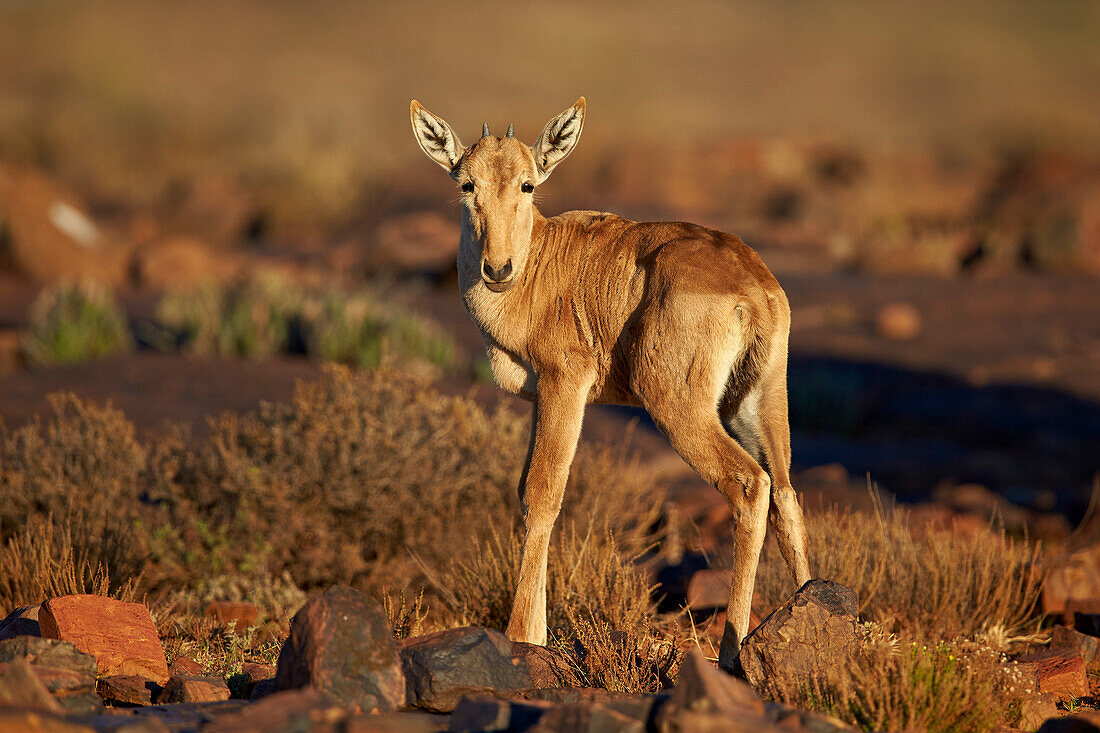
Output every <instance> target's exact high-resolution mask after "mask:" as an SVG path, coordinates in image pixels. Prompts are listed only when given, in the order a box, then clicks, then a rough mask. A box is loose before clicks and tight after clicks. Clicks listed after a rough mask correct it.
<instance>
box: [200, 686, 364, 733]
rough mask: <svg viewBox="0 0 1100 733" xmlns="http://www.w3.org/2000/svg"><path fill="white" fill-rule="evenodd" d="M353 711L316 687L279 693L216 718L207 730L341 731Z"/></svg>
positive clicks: (252, 732)
mask: <svg viewBox="0 0 1100 733" xmlns="http://www.w3.org/2000/svg"><path fill="white" fill-rule="evenodd" d="M348 714H349V711H348V710H347V709H346V708H344V707H342V706H341V705H339V704H338V703H336V702H334V701H333V700H332V698H330V697H328V696H327V695H325V694H323V693H321V692H318V691H317V690H315V689H312V688H308V687H307V688H303V689H299V690H286V691H283V692H276V693H275V694H273V695H269V696H268V697H265V698H264V699H263V700H260V701H259V702H255V703H248V704H247V705H246V707H244V708H242V709H239V710H237V711H235V712H232V713H228V714H226V715H221V716H218V717H216V718H215V719H214V720H213V721H212V722H210V723H209V724H207V725H206V726H204V727H203V729H202V731H203V733H299V732H301V731H310V733H320V732H323V731H333V733H335V731H337V730H338V728H337V726H338V725H339V724H340V723H341V722H342V721H343V720H344V719H345V718H347V717H348Z"/></svg>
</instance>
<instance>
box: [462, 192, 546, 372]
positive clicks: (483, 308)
mask: <svg viewBox="0 0 1100 733" xmlns="http://www.w3.org/2000/svg"><path fill="white" fill-rule="evenodd" d="M533 215H534V221H533V223H532V227H531V244H530V247H529V249H528V254H527V261H526V263H525V265H524V267H523V270H522V271H521V272H520V273H519V274H518V275H517V280H516V283H515V284H514V285H513V286H512V287H511V288H509V289H508V290H506V291H504V292H503V293H494V292H491V291H490V290H489V289H488V288H486V287H485V285H484V284H483V283H482V280H481V272H480V261H481V260H480V257H481V255H480V252H481V249H480V248H481V245H480V243H479V242H478V241H477V239H476V237H475V236H474V232H473V227H472V226H470V224H469V222H468V220H467V219H466V216H465V214H464V215H463V225H462V239H461V241H460V242H459V248H458V285H459V290H460V291H461V293H462V300H463V302H464V303H465V305H466V310H467V312H469V314H470V316H471V317H472V318H473V319H474V322H475V323H476V324H477V325H478V328H479V329H480V330H481V333H482V336H483V337H484V338H485V340H486V341H487V342H491V343H492V345H495V346H499V347H502V348H504V349H506V350H507V351H510V352H512V353H514V354H516V355H518V356H521V357H525V356H526V353H527V334H528V330H529V328H530V323H531V320H532V318H531V317H532V307H533V305H534V303H535V302H536V301H535V299H534V298H533V293H534V287H535V286H534V282H535V280H536V279H537V278H538V272H539V271H540V270H541V269H542V268H543V266H544V263H545V261H546V260H545V256H546V255H547V254H548V253H547V252H546V247H545V244H546V240H547V237H546V234H547V222H546V217H544V216H543V215H542V213H541V212H540V211H539V210H538V209H537V208H536V209H535V210H534V212H533Z"/></svg>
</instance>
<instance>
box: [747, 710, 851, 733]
mask: <svg viewBox="0 0 1100 733" xmlns="http://www.w3.org/2000/svg"><path fill="white" fill-rule="evenodd" d="M765 707H766V708H767V717H768V720H770V721H772V722H773V723H775V725H776V726H777V727H778V728H779V729H780V730H791V731H800V730H805V731H812V732H813V733H841V732H844V731H855V730H856V729H855V728H853V727H852V726H850V725H848V724H847V723H845V722H844V721H843V720H839V719H837V718H834V717H833V716H831V715H826V714H825V713H819V712H816V711H812V710H798V709H797V708H793V707H791V706H790V705H785V704H783V703H779V702H770V703H768V704H767V705H766V706H765Z"/></svg>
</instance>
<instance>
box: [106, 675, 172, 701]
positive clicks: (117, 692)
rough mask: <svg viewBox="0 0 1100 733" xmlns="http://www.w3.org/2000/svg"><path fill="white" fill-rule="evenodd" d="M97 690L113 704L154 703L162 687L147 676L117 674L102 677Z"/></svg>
mask: <svg viewBox="0 0 1100 733" xmlns="http://www.w3.org/2000/svg"><path fill="white" fill-rule="evenodd" d="M96 691H97V692H98V693H99V696H100V697H101V698H103V700H104V701H106V702H109V703H111V704H112V705H119V704H122V705H152V704H153V700H155V699H157V697H158V695H160V692H161V687H160V685H158V684H157V683H156V682H153V681H152V680H150V679H146V678H145V677H138V676H137V675H132V674H115V675H111V676H110V677H103V678H101V679H100V680H99V681H98V683H97V684H96Z"/></svg>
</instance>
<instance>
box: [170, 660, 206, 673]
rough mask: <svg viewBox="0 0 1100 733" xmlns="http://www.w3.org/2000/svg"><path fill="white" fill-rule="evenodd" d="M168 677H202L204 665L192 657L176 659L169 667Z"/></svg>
mask: <svg viewBox="0 0 1100 733" xmlns="http://www.w3.org/2000/svg"><path fill="white" fill-rule="evenodd" d="M168 675H169V676H170V677H171V676H174V675H189V676H191V677H202V665H201V664H199V663H198V662H196V661H195V660H194V659H191V658H190V657H176V658H175V659H174V660H172V663H171V664H169V665H168Z"/></svg>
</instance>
